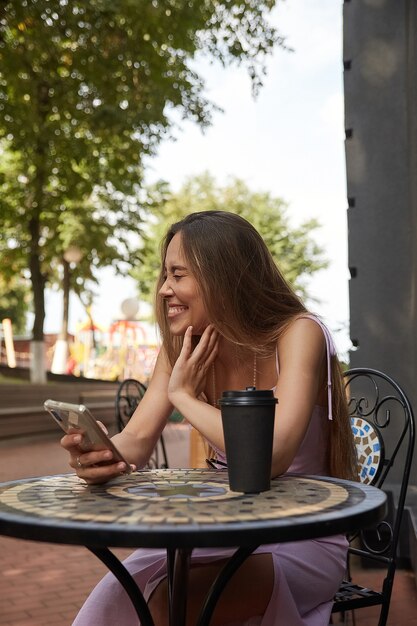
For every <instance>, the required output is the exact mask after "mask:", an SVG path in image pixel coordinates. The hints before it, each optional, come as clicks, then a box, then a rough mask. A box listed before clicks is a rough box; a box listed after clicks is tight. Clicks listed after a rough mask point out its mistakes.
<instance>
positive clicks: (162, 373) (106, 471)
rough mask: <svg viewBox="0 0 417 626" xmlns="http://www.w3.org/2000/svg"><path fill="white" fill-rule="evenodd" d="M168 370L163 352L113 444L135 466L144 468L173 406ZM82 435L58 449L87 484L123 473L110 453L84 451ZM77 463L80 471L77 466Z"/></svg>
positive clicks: (68, 437) (63, 441) (70, 437)
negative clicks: (67, 454)
mask: <svg viewBox="0 0 417 626" xmlns="http://www.w3.org/2000/svg"><path fill="white" fill-rule="evenodd" d="M170 369H171V368H170V366H169V363H168V361H167V358H166V356H165V352H164V350H161V351H160V352H159V355H158V358H157V361H156V364H155V369H154V372H153V375H152V379H151V382H150V383H149V387H148V389H147V390H146V393H145V395H144V397H143V398H142V400H141V402H140V403H139V405H138V407H137V409H136V411H135V412H134V414H133V415H132V417H131V419H130V420H129V422H128V424H127V425H126V426H125V428H124V429H123V431H122V432H121V433H118V434H117V435H115V436H114V437H112V441H113V442H114V444H115V445H116V447H117V448H118V449H119V450H120V452H121V453H122V455H123V456H124V458H125V459H126V460H127V461H128V462H129V463H132V464H133V465H134V466H137V467H143V466H144V465H145V464H146V462H147V461H148V459H149V457H150V456H151V454H152V451H153V449H154V447H155V445H156V442H157V440H158V438H159V436H160V434H161V432H162V430H163V428H164V426H165V424H166V421H167V419H168V417H169V415H170V414H171V412H172V409H173V406H172V404H171V403H170V401H169V399H168V383H169V379H170V375H171V371H170ZM80 443H81V435H79V434H71V435H65V436H64V437H63V438H62V439H61V445H62V446H63V447H64V448H65V449H66V450H68V452H69V453H70V457H71V458H70V466H71V467H73V468H74V469H75V471H76V472H77V475H78V476H79V477H80V478H83V479H84V480H85V481H86V482H88V483H89V484H95V483H103V482H106V481H108V480H110V479H111V478H114V477H115V476H118V475H120V474H121V473H123V471H124V470H125V469H126V467H125V465H124V464H123V463H112V462H111V461H112V453H111V451H110V450H92V451H90V452H85V451H83V450H82V449H81V448H80V447H79V446H80ZM77 459H79V461H80V463H81V464H82V467H79V466H78V463H77Z"/></svg>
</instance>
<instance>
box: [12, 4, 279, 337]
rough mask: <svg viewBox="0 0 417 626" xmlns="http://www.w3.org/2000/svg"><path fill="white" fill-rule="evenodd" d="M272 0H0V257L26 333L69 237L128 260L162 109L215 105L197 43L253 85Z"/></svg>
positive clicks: (194, 112) (95, 260) (96, 261)
mask: <svg viewBox="0 0 417 626" xmlns="http://www.w3.org/2000/svg"><path fill="white" fill-rule="evenodd" d="M275 2H276V0H220V1H216V2H215V1H210V0H164V1H161V0H134V1H132V0H71V1H70V0H57V1H52V0H20V1H19V2H14V1H9V2H8V1H6V2H3V3H1V6H0V157H1V163H0V226H1V235H0V262H1V267H2V272H5V273H9V274H10V273H12V271H19V272H21V273H22V274H24V273H25V272H26V274H25V275H26V277H27V278H30V280H31V283H32V291H33V301H34V312H35V321H34V329H33V337H34V339H37V340H41V339H42V337H43V322H44V316H45V307H44V288H45V286H46V285H47V284H52V283H53V282H54V281H55V280H56V279H57V276H58V271H57V267H58V264H59V261H60V259H61V258H62V255H63V253H64V252H65V250H66V248H67V247H68V246H69V245H74V244H76V245H78V246H79V247H80V249H81V250H82V251H83V253H84V254H83V259H82V262H81V263H80V264H79V266H78V267H77V268H76V270H75V274H74V276H75V278H77V276H78V286H79V289H81V288H82V283H83V281H85V280H86V279H88V278H92V277H93V276H94V268H95V267H99V266H103V265H108V264H110V263H113V264H114V265H115V266H116V267H117V268H118V269H119V270H123V269H124V270H126V269H127V268H128V267H129V266H130V265H132V264H135V263H137V262H138V257H137V255H136V252H135V251H136V249H137V241H135V238H134V237H131V236H130V235H129V233H140V227H141V217H142V216H141V211H140V208H139V207H140V190H139V186H140V183H141V179H142V161H143V157H144V156H145V155H152V154H153V153H154V150H155V148H156V146H157V145H158V143H159V142H160V141H161V139H162V138H164V137H167V136H168V135H169V131H170V128H171V126H172V123H173V122H172V116H171V113H172V111H173V110H178V111H179V112H180V113H181V115H182V116H183V118H187V119H192V120H194V121H196V122H197V123H198V124H200V125H202V126H204V125H207V124H209V123H210V121H211V115H212V112H213V109H214V108H215V104H214V103H211V102H209V101H208V100H207V98H206V97H205V95H204V81H203V79H202V77H201V76H199V75H198V73H197V72H196V71H195V69H194V67H193V61H194V60H195V58H196V55H198V54H200V53H201V54H205V55H208V56H209V57H210V58H216V59H217V60H218V61H220V62H221V63H223V64H224V65H228V64H230V63H242V64H244V65H246V67H247V68H248V71H249V74H250V76H251V78H252V84H253V88H254V90H255V91H256V89H258V88H259V86H260V85H261V83H262V75H263V72H264V61H265V57H266V55H267V54H269V53H270V52H271V50H272V49H273V47H274V45H283V40H282V38H281V37H280V36H279V34H278V33H277V31H276V30H275V29H274V28H273V27H272V26H271V25H270V24H269V22H268V19H267V18H268V14H269V12H270V10H271V9H272V8H273V7H274V5H275Z"/></svg>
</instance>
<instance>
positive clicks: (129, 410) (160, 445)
mask: <svg viewBox="0 0 417 626" xmlns="http://www.w3.org/2000/svg"><path fill="white" fill-rule="evenodd" d="M145 392H146V387H145V385H144V384H143V383H141V382H140V381H138V380H136V379H135V378H126V380H124V381H123V382H122V383H120V385H119V388H118V390H117V394H116V422H117V428H118V430H119V432H121V431H122V430H123V428H124V427H125V426H126V424H127V423H128V421H129V420H130V418H131V417H132V415H133V413H134V412H135V410H136V408H137V406H138V404H139V402H140V401H141V400H142V398H143V396H144V395H145ZM146 467H147V468H152V469H156V468H161V469H162V468H168V456H167V451H166V447H165V441H164V437H163V435H162V434H161V436H160V437H159V439H158V442H157V444H156V446H155V449H154V450H153V452H152V454H151V456H150V458H149V460H148V462H147V464H146Z"/></svg>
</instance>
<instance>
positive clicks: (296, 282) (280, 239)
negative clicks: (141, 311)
mask: <svg viewBox="0 0 417 626" xmlns="http://www.w3.org/2000/svg"><path fill="white" fill-rule="evenodd" d="M149 203H150V204H149V211H148V217H147V220H146V223H145V224H144V233H145V234H144V236H143V244H142V250H141V254H142V258H143V262H142V264H140V265H139V266H138V267H136V268H135V269H134V270H133V271H132V272H131V274H132V276H133V277H134V278H135V279H136V280H137V281H138V285H139V290H140V293H141V297H142V298H143V299H144V300H147V301H152V298H153V293H154V285H155V283H156V279H157V276H158V272H159V268H160V249H159V245H158V244H159V242H160V241H161V239H162V237H163V235H164V233H165V232H166V230H167V228H168V226H169V225H170V224H172V223H173V222H176V221H178V220H180V219H182V218H183V217H185V215H187V214H188V213H193V212H194V211H212V210H221V211H230V212H231V213H237V214H238V215H241V216H242V217H244V218H245V219H247V220H249V221H250V222H251V223H252V224H253V225H254V226H255V228H256V229H257V230H258V231H259V232H260V234H261V235H262V237H263V239H264V240H265V242H266V244H267V246H268V248H269V250H270V251H271V253H272V255H273V257H274V259H275V261H276V262H277V264H278V266H279V268H280V269H281V271H282V273H283V274H284V276H285V277H286V279H287V280H288V281H289V282H290V284H291V285H292V286H293V287H294V289H295V290H296V291H297V293H298V294H299V295H301V296H302V297H310V299H312V298H311V295H310V294H309V293H308V288H307V287H308V279H309V277H310V276H311V275H312V274H313V273H314V272H317V271H318V270H320V269H323V268H325V267H327V261H326V260H325V258H324V256H323V250H322V248H321V247H320V246H319V245H318V244H317V243H316V242H315V241H314V238H313V237H312V233H313V231H314V230H315V229H317V228H318V227H319V224H318V222H317V221H316V220H309V221H306V222H304V223H303V224H301V225H300V226H297V227H294V226H291V225H290V221H289V218H288V206H287V204H286V203H285V202H284V201H283V200H281V199H280V198H276V197H273V196H272V195H271V194H270V193H268V192H257V191H251V190H250V189H249V188H248V187H247V185H246V184H245V183H244V182H243V181H242V180H239V179H234V180H232V181H231V182H230V184H228V185H225V186H218V185H216V182H215V180H214V178H213V177H212V176H210V175H209V174H207V173H206V174H203V175H201V176H196V177H192V178H189V179H188V181H186V182H185V184H184V185H183V186H182V187H181V189H180V190H179V191H178V193H173V192H171V191H170V189H169V186H168V185H167V183H164V182H159V183H157V184H156V185H154V186H152V187H151V188H150V189H149Z"/></svg>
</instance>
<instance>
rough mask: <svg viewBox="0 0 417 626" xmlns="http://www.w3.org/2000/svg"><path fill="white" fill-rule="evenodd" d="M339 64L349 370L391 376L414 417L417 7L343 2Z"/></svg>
mask: <svg viewBox="0 0 417 626" xmlns="http://www.w3.org/2000/svg"><path fill="white" fill-rule="evenodd" d="M343 55H344V59H343V61H344V87H345V128H346V143H345V147H346V169H347V195H348V227H349V267H350V273H351V280H350V286H349V290H350V335H351V339H352V342H353V344H354V346H356V349H355V350H352V352H351V354H350V362H351V366H352V367H355V366H369V367H374V368H376V369H380V370H383V371H384V372H386V373H388V374H390V375H391V376H392V377H393V378H395V379H396V380H397V381H398V382H399V383H400V384H401V385H402V386H403V387H404V389H405V391H406V392H407V394H408V395H409V397H410V400H411V403H412V405H413V407H414V410H415V411H416V413H417V350H416V342H417V281H416V279H417V2H416V0H350V1H349V2H348V1H346V0H345V3H344V51H343ZM416 467H417V463H416V460H415V461H414V471H413V472H412V475H411V484H412V485H414V486H415V485H417V471H416ZM394 469H395V468H394ZM396 480H398V481H399V480H400V476H396Z"/></svg>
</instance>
